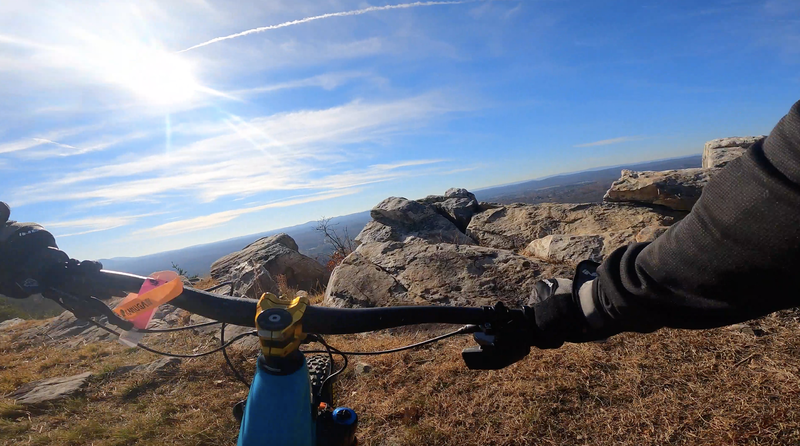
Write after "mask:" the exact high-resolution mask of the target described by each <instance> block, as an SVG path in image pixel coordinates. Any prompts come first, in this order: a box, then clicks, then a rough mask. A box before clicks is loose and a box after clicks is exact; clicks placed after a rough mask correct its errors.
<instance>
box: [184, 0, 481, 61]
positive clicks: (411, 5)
mask: <svg viewBox="0 0 800 446" xmlns="http://www.w3.org/2000/svg"><path fill="white" fill-rule="evenodd" d="M476 1H480V0H456V1H434V2H414V3H401V4H399V5H386V6H370V7H369V8H364V9H355V10H353V11H344V12H333V13H330V14H323V15H317V16H313V17H306V18H304V19H300V20H292V21H291V22H284V23H279V24H277V25H270V26H263V27H261V28H253V29H248V30H247V31H242V32H240V33H236V34H231V35H229V36H224V37H215V38H213V39H211V40H209V41H207V42H203V43H200V44H197V45H195V46H190V47H189V48H186V49H185V50H180V51H178V52H179V53H185V52H186V51H190V50H193V49H196V48H201V47H204V46H207V45H211V44H212V43H217V42H222V41H223V40H230V39H235V38H237V37H243V36H247V35H250V34H256V33H261V32H264V31H269V30H273V29H278V28H286V27H287V26H294V25H300V24H302V23H308V22H313V21H314V20H322V19H329V18H331V17H344V16H351V15H361V14H366V13H369V12H375V11H386V10H389V9H406V8H416V7H418V6H438V5H461V4H464V3H475V2H476Z"/></svg>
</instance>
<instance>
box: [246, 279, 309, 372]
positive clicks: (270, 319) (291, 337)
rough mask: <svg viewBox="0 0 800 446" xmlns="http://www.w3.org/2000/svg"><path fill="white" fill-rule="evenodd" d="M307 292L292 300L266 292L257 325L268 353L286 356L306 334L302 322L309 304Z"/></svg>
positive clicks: (262, 350)
mask: <svg viewBox="0 0 800 446" xmlns="http://www.w3.org/2000/svg"><path fill="white" fill-rule="evenodd" d="M308 304H309V300H308V296H307V295H306V294H305V293H303V292H300V293H298V295H297V297H295V298H294V299H293V300H291V301H290V300H287V299H281V298H279V297H278V296H276V295H274V294H272V293H264V294H262V295H261V299H259V300H258V307H257V308H256V329H257V330H258V337H259V338H260V339H261V353H263V354H264V356H265V357H280V358H285V357H286V356H288V355H289V354H290V353H292V352H294V351H295V350H297V347H299V346H300V343H301V342H302V341H303V340H304V339H305V338H306V334H305V333H303V327H302V324H301V323H300V322H301V320H302V318H303V313H304V312H305V311H306V307H308Z"/></svg>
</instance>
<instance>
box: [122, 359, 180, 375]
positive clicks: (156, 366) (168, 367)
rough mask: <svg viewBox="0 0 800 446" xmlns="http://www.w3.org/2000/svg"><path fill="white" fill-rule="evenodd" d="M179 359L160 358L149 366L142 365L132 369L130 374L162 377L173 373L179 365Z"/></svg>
mask: <svg viewBox="0 0 800 446" xmlns="http://www.w3.org/2000/svg"><path fill="white" fill-rule="evenodd" d="M181 362H182V361H181V359H180V358H168V357H164V358H160V359H156V360H155V361H153V362H151V363H149V364H142V365H139V366H136V367H134V368H133V369H132V370H131V373H142V374H147V375H163V374H166V373H170V372H173V371H175V369H177V368H178V366H179V365H181Z"/></svg>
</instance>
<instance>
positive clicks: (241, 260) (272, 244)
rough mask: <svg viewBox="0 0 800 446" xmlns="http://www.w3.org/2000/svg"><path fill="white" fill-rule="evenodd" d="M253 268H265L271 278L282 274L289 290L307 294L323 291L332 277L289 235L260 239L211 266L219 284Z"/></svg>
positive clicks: (212, 274)
mask: <svg viewBox="0 0 800 446" xmlns="http://www.w3.org/2000/svg"><path fill="white" fill-rule="evenodd" d="M254 266H260V267H263V268H264V269H265V270H266V271H267V272H268V273H269V274H270V276H271V277H272V278H276V277H277V276H279V275H283V276H284V277H286V283H287V284H288V285H289V286H290V287H293V288H298V289H302V290H307V291H314V290H317V289H323V288H324V287H325V285H326V284H327V283H328V278H329V277H330V273H329V272H328V270H327V269H326V268H325V267H324V266H322V265H320V264H319V263H318V262H317V261H316V260H314V259H312V258H310V257H307V256H304V255H303V254H300V253H299V252H298V251H297V243H295V241H294V240H293V239H292V238H291V237H289V236H288V235H286V234H278V235H273V236H271V237H264V238H261V239H259V240H256V241H255V242H253V243H251V244H249V245H248V246H246V247H245V248H244V249H242V250H241V251H237V252H234V253H231V254H228V255H226V256H225V257H222V258H221V259H219V260H217V261H216V262H214V264H213V265H211V277H213V278H214V279H216V280H218V281H220V282H227V281H230V280H236V279H237V278H238V275H240V274H241V272H242V271H246V270H247V269H248V268H253V267H254Z"/></svg>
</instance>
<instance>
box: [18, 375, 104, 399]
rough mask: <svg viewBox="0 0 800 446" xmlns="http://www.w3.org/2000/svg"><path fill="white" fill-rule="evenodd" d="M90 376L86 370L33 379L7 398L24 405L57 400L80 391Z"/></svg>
mask: <svg viewBox="0 0 800 446" xmlns="http://www.w3.org/2000/svg"><path fill="white" fill-rule="evenodd" d="M91 376H92V374H91V372H86V373H81V374H80V375H74V376H67V377H57V378H50V379H44V380H41V381H34V382H32V383H28V384H25V385H23V386H22V387H20V388H19V389H17V390H16V391H15V392H14V393H12V394H10V395H7V398H10V399H12V400H16V402H17V404H22V405H26V406H30V405H37V404H43V403H49V402H53V401H58V400H61V399H63V398H67V397H69V396H73V395H77V394H78V393H80V392H82V391H83V389H84V388H85V387H86V385H87V383H88V382H89V378H91Z"/></svg>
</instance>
